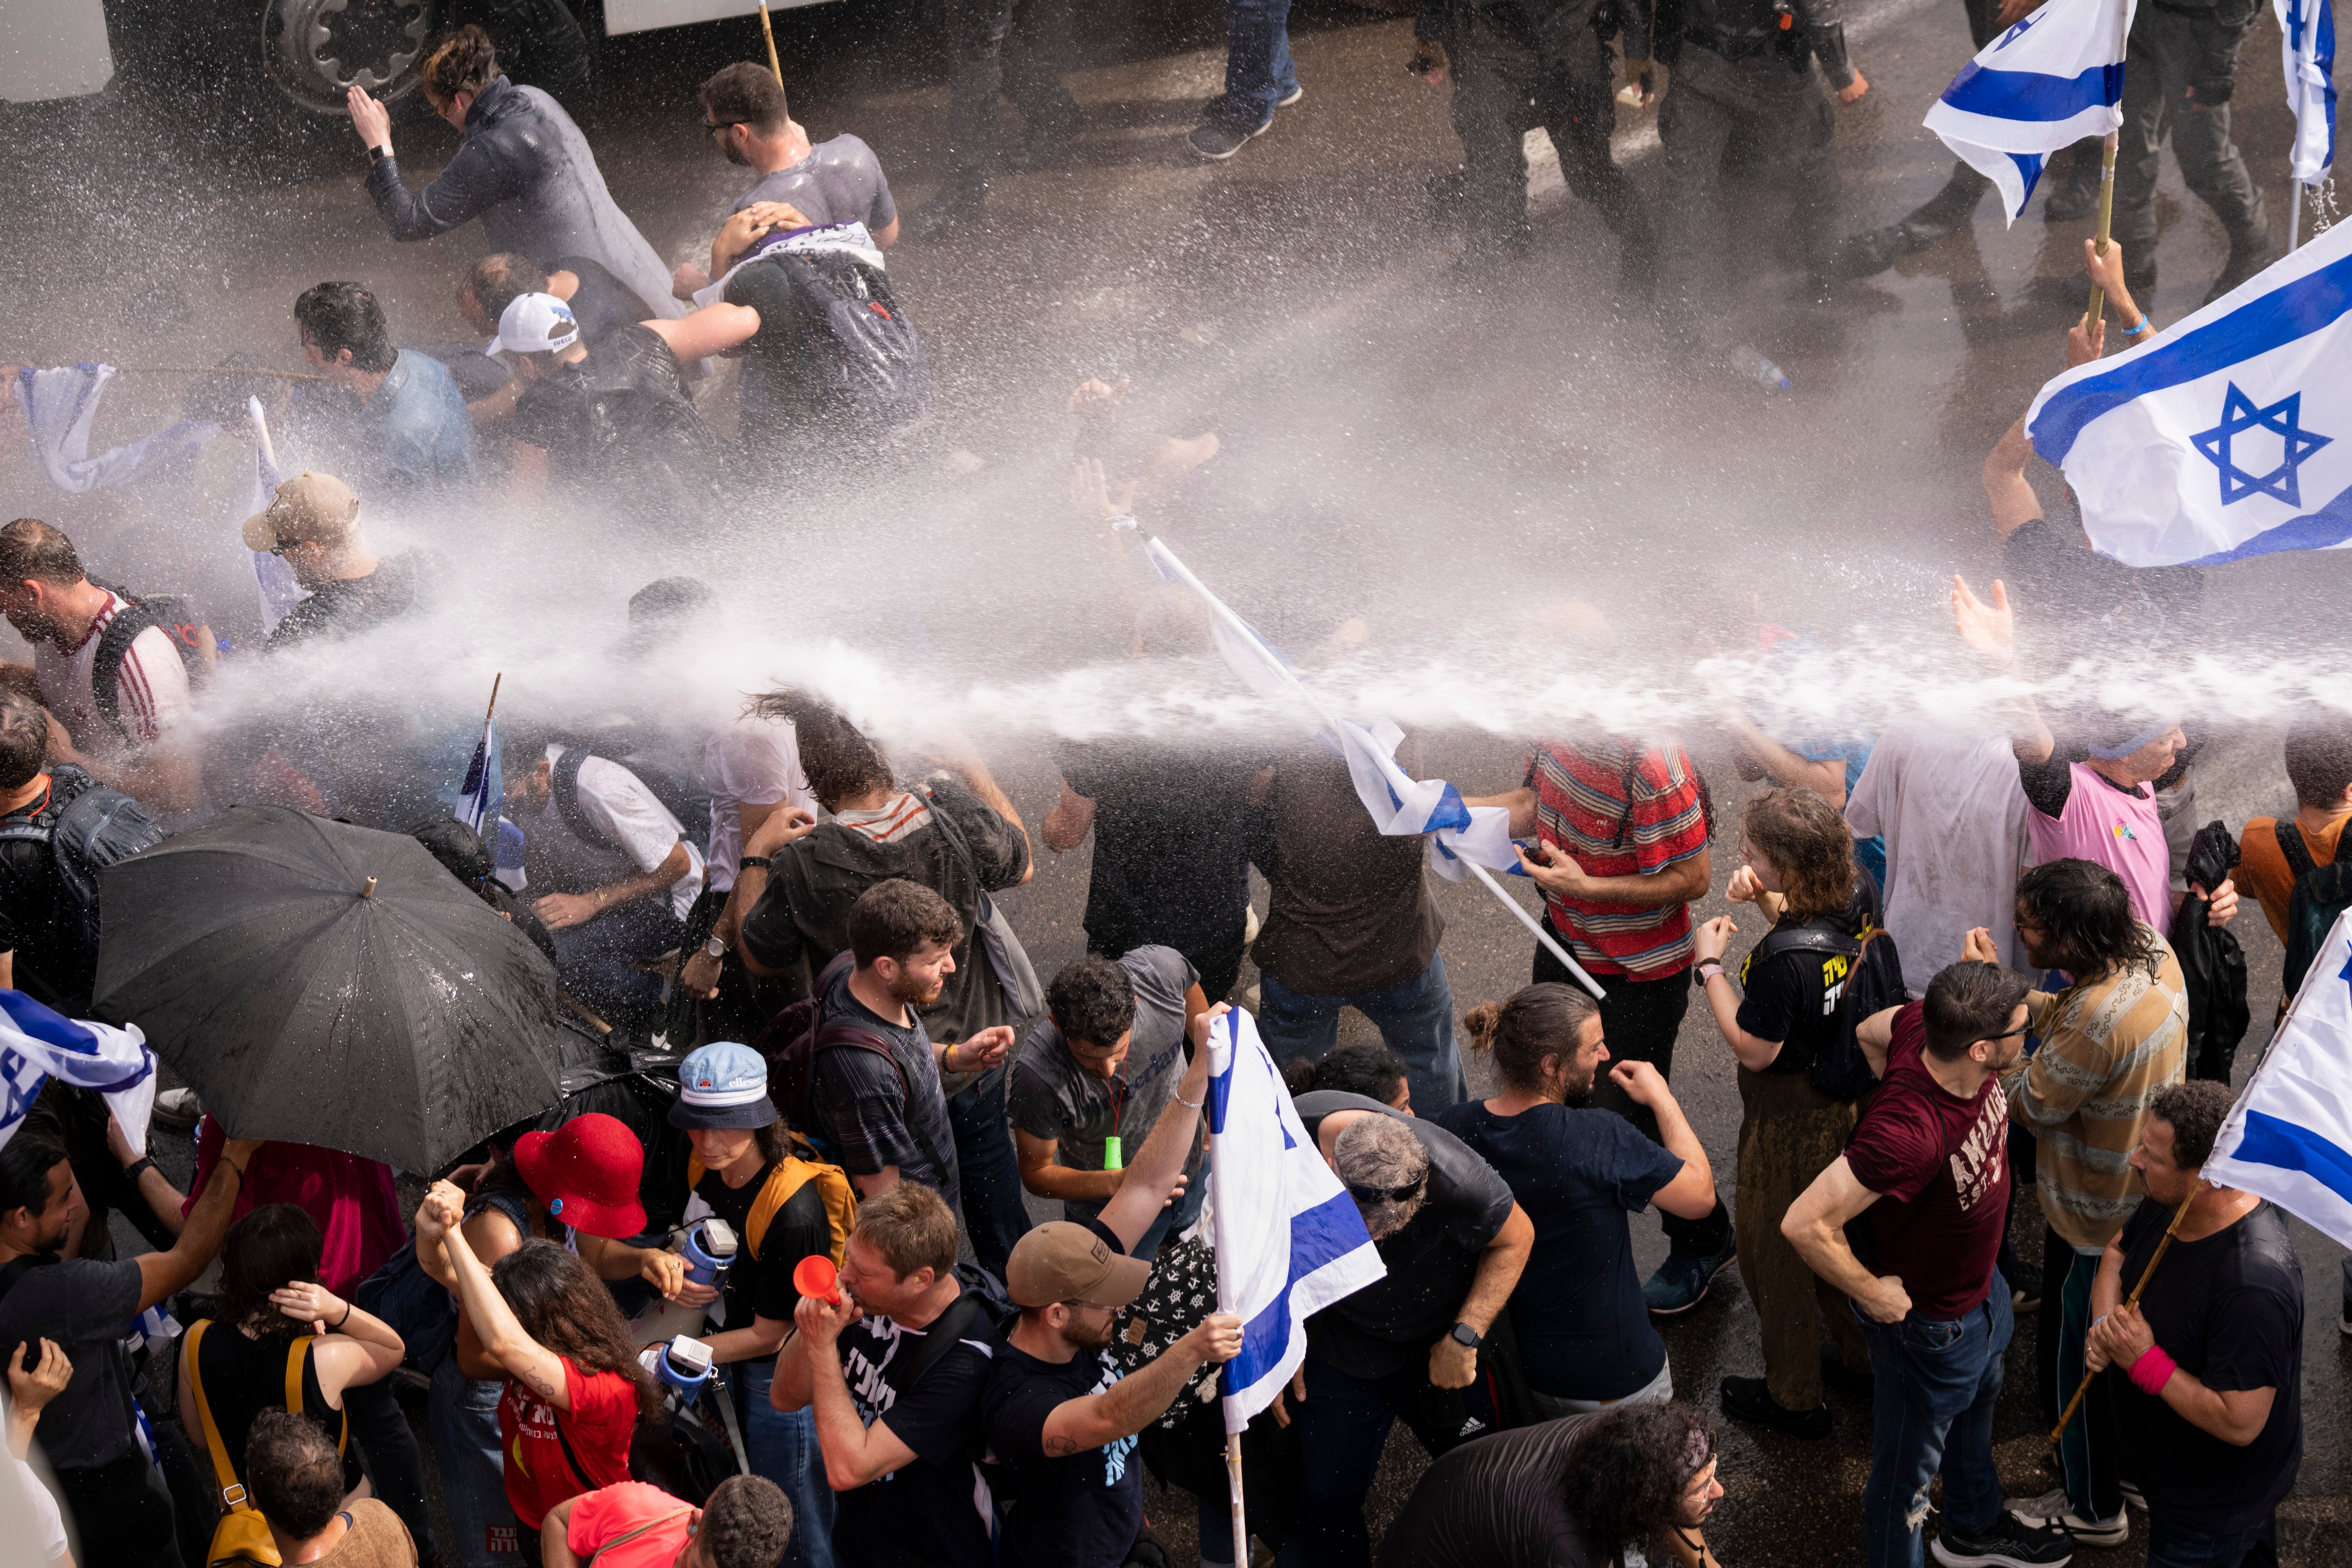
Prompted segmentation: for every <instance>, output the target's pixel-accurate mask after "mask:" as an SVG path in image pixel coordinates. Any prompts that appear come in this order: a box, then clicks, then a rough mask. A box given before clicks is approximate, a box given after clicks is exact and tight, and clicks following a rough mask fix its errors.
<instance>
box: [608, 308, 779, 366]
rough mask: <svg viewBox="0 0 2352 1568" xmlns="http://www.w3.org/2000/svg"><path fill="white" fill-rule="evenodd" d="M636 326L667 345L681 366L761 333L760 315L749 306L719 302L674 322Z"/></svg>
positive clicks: (724, 350)
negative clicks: (643, 328) (649, 332)
mask: <svg viewBox="0 0 2352 1568" xmlns="http://www.w3.org/2000/svg"><path fill="white" fill-rule="evenodd" d="M638 325H640V326H642V327H645V328H646V330H648V331H651V332H652V333H653V334H654V335H655V336H656V337H658V338H659V339H661V341H662V342H666V343H667V344H668V345H669V352H670V353H674V354H676V355H677V359H678V363H680V364H691V363H694V362H695V361H696V360H698V359H709V357H710V356H711V355H712V354H716V353H726V352H727V351H728V350H729V349H731V348H734V347H736V346H737V345H739V344H741V343H745V342H750V341H751V338H752V336H753V335H754V334H755V333H757V332H758V331H759V330H760V312H759V311H757V310H753V309H751V306H749V305H729V304H723V303H722V304H716V305H705V306H704V307H703V308H702V309H701V310H693V311H689V312H688V313H687V314H686V315H684V316H681V317H679V318H678V319H677V321H665V320H662V319H659V318H656V319H655V320H653V321H640V322H639V323H638Z"/></svg>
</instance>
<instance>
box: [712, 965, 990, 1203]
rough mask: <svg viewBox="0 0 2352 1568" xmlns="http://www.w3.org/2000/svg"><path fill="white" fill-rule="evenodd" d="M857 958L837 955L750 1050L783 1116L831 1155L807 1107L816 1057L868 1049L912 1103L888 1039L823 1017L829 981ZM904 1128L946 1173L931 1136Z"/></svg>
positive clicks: (912, 1088) (934, 1165)
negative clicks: (762, 1061)
mask: <svg viewBox="0 0 2352 1568" xmlns="http://www.w3.org/2000/svg"><path fill="white" fill-rule="evenodd" d="M855 962H856V955H855V954H852V953H846V952H842V953H835V955H834V959H833V962H832V963H828V964H826V965H825V966H824V971H823V972H822V973H819V974H818V975H817V977H816V984H814V985H813V986H811V987H810V988H809V994H807V995H806V996H803V997H802V998H801V999H800V1000H799V1001H797V1002H795V1003H793V1005H791V1006H789V1007H786V1008H784V1009H783V1010H782V1012H780V1013H778V1014H777V1015H776V1016H774V1017H772V1018H771V1019H769V1020H768V1026H767V1027H766V1028H764V1029H762V1030H761V1031H760V1036H759V1038H757V1039H755V1040H753V1041H752V1042H751V1048H752V1049H753V1050H755V1051H758V1052H759V1053H760V1054H761V1056H763V1057H765V1058H768V1098H769V1099H770V1100H772V1101H774V1102H775V1106H776V1109H777V1110H781V1111H782V1112H783V1113H784V1120H785V1121H788V1122H790V1123H791V1124H792V1125H793V1126H794V1127H800V1128H806V1129H808V1130H809V1132H808V1141H809V1142H810V1143H811V1144H812V1145H813V1146H814V1147H815V1148H816V1149H817V1150H819V1151H821V1152H824V1153H827V1154H830V1153H831V1152H832V1149H831V1147H830V1146H829V1145H828V1144H827V1143H826V1142H825V1141H824V1138H823V1137H821V1136H819V1135H818V1133H817V1132H816V1131H815V1128H816V1121H815V1117H814V1114H813V1113H812V1111H811V1109H810V1103H809V1102H810V1097H811V1094H812V1091H813V1090H814V1089H815V1087H816V1058H818V1057H820V1056H822V1055H823V1054H824V1053H825V1052H826V1051H832V1050H866V1051H872V1052H874V1053H875V1054H876V1055H877V1056H879V1057H880V1058H882V1059H883V1060H884V1061H886V1062H888V1063H889V1064H890V1070H891V1071H893V1072H895V1073H897V1074H898V1089H899V1092H900V1093H901V1094H903V1095H905V1096H906V1097H907V1101H908V1104H909V1105H911V1104H912V1103H913V1102H914V1098H915V1086H914V1085H913V1084H911V1083H909V1082H908V1081H907V1069H906V1068H903V1067H901V1066H899V1065H898V1053H897V1052H896V1051H893V1050H892V1049H891V1048H890V1042H889V1041H887V1040H886V1039H884V1038H883V1037H881V1036H880V1035H878V1034H877V1033H876V1032H875V1031H873V1030H872V1029H869V1028H867V1027H866V1026H865V1025H863V1024H859V1023H856V1022H854V1021H852V1020H850V1019H847V1018H827V1017H826V1016H824V1000H825V997H826V996H827V995H829V994H831V993H832V991H833V983H834V982H835V980H837V979H839V978H840V977H841V975H842V974H844V973H846V972H847V971H848V969H849V966H850V965H851V964H852V963H855ZM907 1131H908V1132H909V1133H911V1134H912V1135H913V1136H914V1139H915V1142H918V1143H919V1144H921V1145H922V1150H923V1157H924V1158H925V1159H927V1160H929V1161H930V1163H931V1165H932V1168H933V1169H935V1170H940V1171H944V1170H946V1169H947V1168H948V1162H947V1160H946V1159H944V1158H943V1157H942V1156H941V1154H940V1151H939V1150H938V1149H937V1148H935V1147H934V1146H933V1145H932V1143H931V1140H930V1135H929V1133H927V1132H925V1131H923V1130H922V1129H921V1128H920V1127H918V1126H917V1125H916V1124H915V1121H914V1119H913V1118H912V1117H909V1118H908V1120H907Z"/></svg>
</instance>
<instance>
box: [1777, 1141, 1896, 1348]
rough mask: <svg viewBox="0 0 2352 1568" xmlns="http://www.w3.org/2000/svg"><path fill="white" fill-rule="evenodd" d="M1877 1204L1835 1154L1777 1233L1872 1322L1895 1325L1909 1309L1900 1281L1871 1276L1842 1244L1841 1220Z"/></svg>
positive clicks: (1792, 1206)
mask: <svg viewBox="0 0 2352 1568" xmlns="http://www.w3.org/2000/svg"><path fill="white" fill-rule="evenodd" d="M1877 1201H1878V1194H1876V1193H1874V1192H1872V1191H1871V1190H1870V1189H1869V1188H1868V1187H1865V1186H1864V1185H1863V1184H1862V1183H1861V1182H1860V1181H1858V1180H1857V1179H1855V1176H1854V1173H1853V1166H1851V1165H1849V1164H1847V1163H1846V1160H1845V1156H1844V1155H1843V1154H1840V1155H1839V1156H1838V1157H1837V1158H1836V1159H1835V1160H1833V1161H1832V1162H1831V1163H1830V1166H1829V1168H1828V1169H1827V1170H1825V1171H1823V1172H1822V1173H1821V1174H1820V1175H1818V1176H1815V1177H1814V1178H1813V1184H1812V1185H1811V1186H1810V1187H1807V1188H1806V1189H1805V1190H1804V1191H1803V1192H1801V1193H1800V1194H1797V1201H1796V1202H1795V1203H1793V1204H1791V1205H1789V1212H1788V1214H1787V1215H1785V1216H1783V1218H1782V1219H1781V1221H1780V1234H1781V1235H1782V1236H1784V1237H1788V1238H1789V1245H1790V1246H1791V1247H1795V1248H1796V1249H1797V1256H1798V1257H1800V1258H1803V1259H1804V1260H1805V1267H1806V1268H1811V1270H1812V1271H1813V1272H1814V1273H1816V1274H1818V1275H1820V1276H1821V1277H1822V1279H1826V1280H1828V1281H1829V1282H1830V1283H1831V1284H1832V1285H1833V1286H1835V1287H1836V1288H1837V1289H1840V1290H1843V1291H1844V1292H1845V1293H1846V1295H1847V1296H1849V1297H1850V1298H1852V1299H1853V1302H1854V1304H1855V1305H1856V1306H1858V1307H1860V1308H1861V1309H1862V1310H1864V1311H1865V1312H1867V1313H1869V1314H1870V1317H1871V1319H1872V1321H1874V1322H1881V1323H1899V1322H1901V1321H1903V1320H1904V1318H1905V1317H1906V1315H1908V1314H1909V1312H1910V1310H1911V1296H1910V1293H1909V1292H1908V1291H1906V1290H1905V1289H1903V1281H1902V1280H1900V1279H1895V1278H1894V1277H1892V1276H1887V1277H1885V1278H1881V1277H1880V1276H1878V1275H1875V1274H1873V1273H1872V1272H1871V1271H1870V1270H1869V1269H1867V1268H1864V1267H1863V1266H1862V1260H1861V1259H1860V1258H1856V1257H1855V1256H1854V1255H1853V1247H1849V1246H1847V1245H1846V1239H1845V1226H1846V1222H1847V1221H1849V1220H1851V1219H1853V1217H1854V1216H1855V1215H1859V1214H1861V1213H1862V1211H1863V1210H1864V1209H1866V1208H1868V1207H1869V1206H1870V1205H1873V1204H1874V1203H1876V1202H1877Z"/></svg>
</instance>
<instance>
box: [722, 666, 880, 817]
mask: <svg viewBox="0 0 2352 1568" xmlns="http://www.w3.org/2000/svg"><path fill="white" fill-rule="evenodd" d="M746 716H747V717H750V718H756V719H767V720H771V721H772V720H777V719H782V720H783V721H786V722H787V723H789V724H791V725H792V727H793V741H794V742H795V743H796V744H797V745H798V746H799V748H800V753H801V771H802V772H803V773H806V774H807V775H808V782H809V791H810V793H811V794H813V795H815V796H816V799H817V804H818V805H822V806H824V808H825V810H827V811H838V810H840V809H841V804H842V802H844V801H849V800H856V798H857V797H858V796H859V795H864V794H866V792H867V791H869V790H875V789H887V788H888V787H889V784H890V761H889V759H888V758H887V757H886V756H884V755H883V754H882V748H881V747H879V746H877V745H876V744H875V743H874V742H872V741H870V740H868V739H866V735H865V733H864V732H863V731H860V730H859V729H858V728H857V726H856V725H855V724H852V723H851V722H850V721H848V720H846V719H845V718H843V717H842V715H841V710H839V709H837V708H835V707H834V705H833V704H832V703H830V702H827V701H826V700H824V699H823V698H822V697H818V696H816V695H815V694H814V693H813V692H807V691H800V690H795V689H792V688H789V687H788V688H786V689H783V690H781V691H771V692H768V693H766V694H765V695H763V696H760V697H755V698H753V699H752V700H751V708H750V710H748V712H747V714H746Z"/></svg>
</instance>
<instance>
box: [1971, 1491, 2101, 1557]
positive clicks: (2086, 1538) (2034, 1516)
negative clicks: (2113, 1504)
mask: <svg viewBox="0 0 2352 1568" xmlns="http://www.w3.org/2000/svg"><path fill="white" fill-rule="evenodd" d="M2001 1506H2002V1507H2004V1508H2006V1509H2008V1510H2009V1511H2010V1512H2011V1513H2012V1514H2014V1515H2016V1516H2017V1518H2018V1520H2019V1521H2021V1522H2022V1523H2025V1524H2028V1525H2031V1526H2032V1527H2033V1528H2034V1529H2036V1530H2063V1531H2065V1532H2066V1533H2067V1534H2069V1535H2071V1536H2073V1537H2074V1539H2075V1540H2076V1541H2078V1542H2082V1543H2083V1544H2084V1545H2085V1546H2121V1545H2122V1544H2123V1543H2124V1542H2125V1540H2126V1538H2128V1537H2129V1536H2130V1534H2131V1519H2130V1516H2129V1515H2127V1514H2126V1513H2125V1511H2124V1510H2121V1509H2117V1510H2116V1517H2115V1518H2113V1519H2109V1520H2093V1519H2084V1518H2083V1517H2082V1516H2081V1515H2080V1514H2078V1513H2076V1512H2075V1511H2074V1505H2073V1504H2072V1503H2071V1502H2069V1501H2068V1500H2067V1498H2066V1489H2064V1488H2063V1487H2059V1488H2055V1489H2052V1490H2050V1491H2046V1492H2043V1493H2042V1495H2041V1496H2040V1497H2032V1498H2003V1499H2001Z"/></svg>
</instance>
